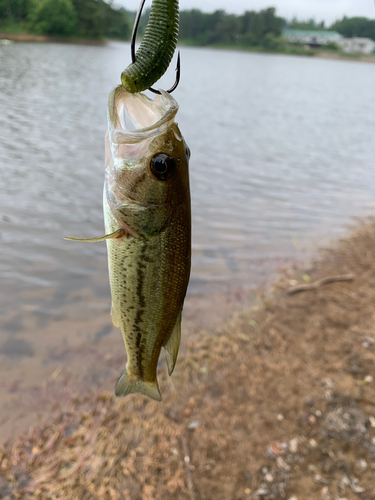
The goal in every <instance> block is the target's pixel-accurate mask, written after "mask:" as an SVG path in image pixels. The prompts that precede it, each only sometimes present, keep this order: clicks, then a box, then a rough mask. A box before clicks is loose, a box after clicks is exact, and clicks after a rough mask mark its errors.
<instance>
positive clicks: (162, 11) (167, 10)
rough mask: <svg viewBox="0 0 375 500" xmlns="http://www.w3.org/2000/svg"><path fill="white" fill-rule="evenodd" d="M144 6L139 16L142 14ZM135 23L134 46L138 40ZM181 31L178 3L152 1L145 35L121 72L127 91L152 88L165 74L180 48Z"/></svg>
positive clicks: (132, 91)
mask: <svg viewBox="0 0 375 500" xmlns="http://www.w3.org/2000/svg"><path fill="white" fill-rule="evenodd" d="M143 4H144V1H143V2H142V4H141V8H140V11H139V13H138V16H140V13H141V11H142V7H143ZM138 22H139V19H138V18H137V21H136V23H135V28H134V31H133V37H132V46H133V43H134V41H135V35H136V28H137V25H138ZM178 29H179V6H178V0H153V2H152V4H151V11H150V18H149V21H148V24H147V27H146V30H145V34H144V37H143V40H142V42H141V45H140V47H139V49H138V50H137V52H136V54H135V56H134V53H133V52H132V59H133V62H132V64H130V65H129V66H128V67H127V68H126V69H125V70H124V71H123V72H122V73H121V82H122V85H123V86H124V87H125V89H126V90H127V91H128V92H130V93H132V94H135V93H137V92H142V91H143V90H146V89H148V88H150V87H151V86H152V85H153V84H154V83H155V82H156V81H157V80H159V78H161V77H162V76H163V75H164V73H165V72H166V70H167V68H168V66H169V64H170V62H171V59H172V57H173V54H174V51H175V49H176V45H177V39H178Z"/></svg>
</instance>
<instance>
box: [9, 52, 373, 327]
mask: <svg viewBox="0 0 375 500" xmlns="http://www.w3.org/2000/svg"><path fill="white" fill-rule="evenodd" d="M127 57H129V47H128V45H127V44H123V43H111V44H109V45H108V46H106V47H91V46H72V45H59V44H40V45H38V44H28V43H24V44H14V45H10V46H1V47H0V68H1V71H0V127H1V138H0V166H1V173H2V192H1V220H0V224H1V241H2V244H1V248H0V269H1V283H2V297H1V298H2V300H1V304H0V308H1V309H0V313H1V314H2V317H3V319H4V321H3V324H2V329H3V331H4V332H7V333H10V334H13V333H15V332H17V331H21V330H22V328H23V325H22V315H23V314H26V315H28V314H32V315H33V316H34V320H35V324H36V326H37V327H38V328H44V327H45V325H46V324H47V323H48V322H49V321H50V320H53V321H61V320H62V319H65V320H67V319H69V320H72V321H74V320H75V318H77V317H80V318H81V317H82V314H88V315H92V316H95V314H99V313H98V303H99V304H101V305H100V307H99V310H100V313H101V312H102V311H103V310H105V309H106V308H107V307H108V302H109V287H108V277H107V270H106V265H107V264H106V250H105V244H104V243H99V244H80V243H72V242H67V241H64V240H63V239H62V237H63V236H75V237H92V236H97V235H100V234H102V232H103V215H102V206H101V197H102V183H103V175H104V167H103V163H104V141H103V139H104V133H105V129H106V106H107V97H108V93H109V91H110V89H111V88H112V87H113V86H114V85H116V84H117V83H118V82H119V75H120V73H121V71H122V69H123V68H124V67H125V65H126V64H127V62H128V61H127ZM171 75H172V76H171ZM171 77H172V78H173V71H172V73H169V74H168V75H167V76H166V77H165V78H167V81H166V86H168V82H169V79H170V78H171ZM374 87H375V66H374V65H370V64H362V63H352V62H346V61H329V60H328V61H327V60H318V59H309V58H297V57H287V56H272V55H260V54H251V53H236V52H230V51H227V52H225V51H212V50H202V49H189V48H183V78H182V82H181V84H180V87H179V89H178V90H177V91H176V93H175V97H176V99H177V100H178V101H179V103H180V112H179V115H178V121H179V125H180V128H181V130H182V132H183V133H184V135H185V138H186V140H187V142H188V144H189V146H190V148H191V150H192V159H191V187H192V203H193V267H192V279H191V284H190V287H189V294H190V296H194V295H197V294H200V293H202V292H206V293H207V292H210V293H211V292H212V291H215V290H220V289H221V288H222V289H223V288H224V287H228V286H229V287H230V286H234V285H236V286H241V287H243V288H245V289H246V288H251V287H253V286H255V285H256V284H258V283H259V282H260V281H261V280H262V279H263V278H264V276H267V275H268V274H269V273H270V271H271V270H275V269H276V268H277V267H278V266H279V265H280V264H281V263H283V262H284V261H285V260H287V259H288V258H291V257H296V256H297V257H298V256H299V255H301V251H304V250H306V249H309V250H310V249H313V248H314V247H316V246H317V245H318V244H319V243H321V242H326V241H327V239H328V238H329V237H331V236H333V235H335V234H339V233H340V231H342V229H343V227H344V225H345V223H347V222H348V220H349V218H350V217H351V216H353V215H358V214H366V213H369V212H370V211H371V210H373V208H374V206H375V203H374V193H375V187H374V186H375V183H374V176H375V173H374V169H373V165H374V159H375V142H374V141H373V137H372V135H373V130H374V128H375V96H374V93H373V88H374ZM85 289H90V290H91V292H92V295H93V296H94V297H96V298H97V302H95V300H92V299H91V302H90V303H84V304H82V303H79V302H80V301H77V296H76V295H75V291H78V290H80V291H81V292H82V290H85ZM63 306H64V307H63Z"/></svg>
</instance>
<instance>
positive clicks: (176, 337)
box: [164, 311, 182, 376]
mask: <svg viewBox="0 0 375 500" xmlns="http://www.w3.org/2000/svg"><path fill="white" fill-rule="evenodd" d="M181 313H182V311H181V312H180V314H179V315H178V316H177V321H176V324H175V325H174V328H173V331H172V333H171V336H170V337H169V339H168V341H167V343H166V344H165V345H164V349H165V356H166V358H167V365H168V374H169V376H171V375H172V373H173V370H174V366H175V364H176V360H177V354H178V348H179V347H180V340H181Z"/></svg>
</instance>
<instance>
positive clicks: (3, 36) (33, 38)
mask: <svg viewBox="0 0 375 500" xmlns="http://www.w3.org/2000/svg"><path fill="white" fill-rule="evenodd" d="M0 40H12V41H13V42H40V43H42V42H56V43H73V44H82V45H105V44H106V43H107V41H106V40H95V39H88V38H65V37H58V36H46V35H33V34H30V33H1V32H0Z"/></svg>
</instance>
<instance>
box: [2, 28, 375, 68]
mask: <svg viewBox="0 0 375 500" xmlns="http://www.w3.org/2000/svg"><path fill="white" fill-rule="evenodd" d="M1 40H10V41H13V42H37V43H51V42H55V43H67V44H78V45H97V46H104V45H106V44H107V43H108V42H111V41H121V42H128V40H111V39H103V40H95V39H89V38H65V37H55V36H46V35H35V34H29V33H2V32H0V42H1ZM179 45H181V46H182V47H194V48H203V49H212V50H233V51H236V52H252V53H256V54H273V55H287V56H299V57H312V58H319V59H332V60H337V61H353V62H367V63H375V54H371V55H365V54H352V55H349V54H343V53H340V52H333V51H324V50H320V51H315V52H313V53H309V52H306V53H304V52H303V50H301V51H298V53H297V52H296V53H293V52H291V51H285V52H278V51H272V50H265V49H256V48H252V47H236V46H229V45H228V46H223V47H221V46H218V47H215V46H213V45H208V46H202V45H191V44H189V43H187V44H184V41H183V40H182V41H181V42H180V43H179Z"/></svg>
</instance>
